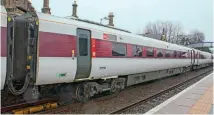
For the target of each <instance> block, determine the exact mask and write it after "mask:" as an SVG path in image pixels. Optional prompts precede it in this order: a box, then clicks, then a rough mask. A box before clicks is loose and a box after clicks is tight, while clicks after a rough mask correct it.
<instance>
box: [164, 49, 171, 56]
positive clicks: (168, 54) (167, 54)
mask: <svg viewBox="0 0 214 115" xmlns="http://www.w3.org/2000/svg"><path fill="white" fill-rule="evenodd" d="M171 52H172V51H169V50H166V54H165V57H166V58H168V57H171Z"/></svg>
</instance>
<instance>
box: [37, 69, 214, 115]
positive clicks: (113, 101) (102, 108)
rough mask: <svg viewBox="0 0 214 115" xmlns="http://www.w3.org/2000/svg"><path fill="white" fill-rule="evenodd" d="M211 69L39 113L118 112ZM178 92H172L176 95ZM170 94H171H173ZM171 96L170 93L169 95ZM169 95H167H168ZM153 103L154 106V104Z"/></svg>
mask: <svg viewBox="0 0 214 115" xmlns="http://www.w3.org/2000/svg"><path fill="white" fill-rule="evenodd" d="M210 69H211V68H210V67H209V68H204V69H201V70H197V71H193V72H188V73H185V74H181V75H177V76H173V77H167V78H163V79H161V80H156V81H152V82H147V83H143V84H139V85H134V86H130V87H128V88H126V89H124V90H123V91H122V92H120V93H119V94H118V95H117V96H115V97H112V98H109V99H108V98H107V99H103V100H102V98H103V97H101V99H100V98H95V99H91V100H89V101H88V102H87V103H75V104H71V105H69V106H64V107H59V108H56V109H54V110H48V111H44V112H41V114H43V113H45V114H48V113H49V114H50V113H57V114H60V113H67V114H86V113H87V114H109V113H112V112H113V111H116V110H119V109H121V108H124V107H126V106H127V105H131V104H133V103H135V102H138V101H139V100H143V99H145V98H146V97H149V96H152V95H154V94H155V93H156V92H157V91H161V90H165V89H167V88H168V87H170V86H172V85H174V84H177V83H180V82H183V81H185V80H187V79H190V78H193V77H194V76H195V75H197V74H200V73H202V72H204V71H208V70H210ZM178 92H179V91H174V93H178ZM174 93H172V94H174ZM170 94H171V93H170ZM170 94H169V95H170ZM167 98H169V97H168V96H167V95H166V96H165V97H164V96H163V97H159V99H157V100H158V101H157V100H154V101H153V102H148V104H146V105H142V106H141V107H138V108H134V109H133V110H132V111H130V112H129V113H142V112H143V111H148V110H149V109H151V108H152V107H154V106H155V105H157V104H158V103H159V102H162V100H164V99H167ZM154 103H155V104H154Z"/></svg>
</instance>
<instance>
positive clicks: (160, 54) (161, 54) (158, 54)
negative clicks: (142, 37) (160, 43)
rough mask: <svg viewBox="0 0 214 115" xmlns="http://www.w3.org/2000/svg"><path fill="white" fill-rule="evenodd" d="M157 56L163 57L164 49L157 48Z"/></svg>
mask: <svg viewBox="0 0 214 115" xmlns="http://www.w3.org/2000/svg"><path fill="white" fill-rule="evenodd" d="M156 54H157V57H163V50H162V49H157V53H156Z"/></svg>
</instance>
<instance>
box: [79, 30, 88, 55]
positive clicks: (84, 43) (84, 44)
mask: <svg viewBox="0 0 214 115" xmlns="http://www.w3.org/2000/svg"><path fill="white" fill-rule="evenodd" d="M79 55H80V56H87V55H88V36H87V35H86V34H79Z"/></svg>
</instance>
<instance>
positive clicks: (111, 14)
mask: <svg viewBox="0 0 214 115" xmlns="http://www.w3.org/2000/svg"><path fill="white" fill-rule="evenodd" d="M113 17H114V15H113V13H112V12H110V13H109V15H108V18H109V24H108V25H109V26H114V24H113Z"/></svg>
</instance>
